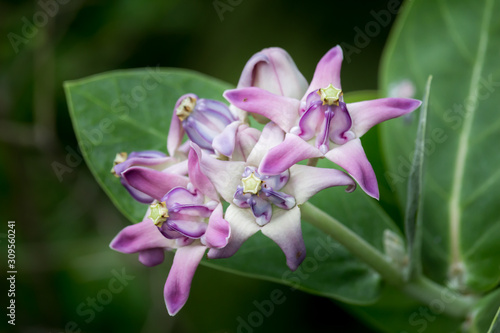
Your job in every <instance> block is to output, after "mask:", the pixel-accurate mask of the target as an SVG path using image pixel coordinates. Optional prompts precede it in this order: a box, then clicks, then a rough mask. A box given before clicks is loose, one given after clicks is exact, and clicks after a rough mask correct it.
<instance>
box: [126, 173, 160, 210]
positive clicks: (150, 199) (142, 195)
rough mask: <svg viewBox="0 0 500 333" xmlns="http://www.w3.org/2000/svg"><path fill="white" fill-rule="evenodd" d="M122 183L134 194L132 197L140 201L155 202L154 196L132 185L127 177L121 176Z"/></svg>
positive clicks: (145, 202)
mask: <svg viewBox="0 0 500 333" xmlns="http://www.w3.org/2000/svg"><path fill="white" fill-rule="evenodd" d="M120 183H122V185H123V187H125V189H126V190H127V191H128V193H129V194H130V195H131V196H132V198H134V199H135V200H137V201H139V202H140V203H143V204H150V203H152V202H153V200H154V199H153V197H151V196H149V195H147V194H145V193H142V192H141V191H139V190H136V189H135V188H133V187H132V186H130V184H129V183H128V182H127V181H126V180H125V178H123V177H120Z"/></svg>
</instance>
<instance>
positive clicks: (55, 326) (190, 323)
mask: <svg viewBox="0 0 500 333" xmlns="http://www.w3.org/2000/svg"><path fill="white" fill-rule="evenodd" d="M389 2H391V3H392V4H394V3H397V1H396V2H395V1H387V0H377V1H375V0H371V1H356V2H354V1H352V2H347V1H342V2H341V1H324V2H322V1H315V2H314V3H310V4H306V3H305V2H303V1H284V0H278V1H272V2H270V1H264V0H254V1H249V0H218V1H211V0H209V1H201V0H186V1H176V0H167V1H138V0H112V1H96V0H94V1H83V0H59V1H56V0H41V1H40V2H37V1H14V0H12V1H1V2H0V27H1V35H2V39H1V41H0V66H1V67H0V162H1V163H0V183H1V193H0V194H1V200H0V211H1V215H0V216H1V221H0V222H1V226H2V227H0V244H1V245H0V246H1V252H2V264H1V267H5V266H4V265H5V264H4V263H6V260H7V258H6V253H7V238H6V234H7V221H8V220H14V221H16V232H17V233H16V245H17V247H16V250H17V271H18V274H17V280H16V283H17V285H16V310H17V312H16V315H17V317H16V327H15V328H13V327H11V326H9V325H7V323H6V321H7V320H6V319H5V317H4V315H2V316H3V318H4V319H2V323H1V326H0V327H4V328H5V330H7V331H8V332H9V331H13V332H14V331H16V332H54V333H55V332H57V333H59V332H237V331H238V330H239V331H240V332H245V333H250V332H276V331H280V332H282V331H292V330H293V331H300V332H371V331H372V330H371V329H370V328H368V327H366V326H364V325H363V324H361V323H358V322H357V321H356V318H354V317H352V316H351V315H350V314H349V313H347V312H345V311H344V310H343V309H342V308H341V307H339V305H338V304H336V303H334V302H332V301H330V300H328V299H323V298H319V297H315V296H313V295H309V294H305V293H302V292H300V291H291V290H290V289H289V288H288V287H285V286H281V285H278V284H274V283H270V282H265V281H259V280H254V279H250V278H245V277H241V276H235V275H230V274H228V273H224V272H218V271H214V270H212V269H209V268H206V267H203V266H200V267H199V269H198V272H197V274H196V275H195V278H194V282H193V286H192V290H191V296H190V299H189V301H188V303H187V305H186V306H185V307H184V309H183V310H182V311H181V312H180V313H179V314H178V315H177V316H176V317H174V318H172V317H169V316H168V314H167V312H166V310H165V305H164V301H163V285H164V282H165V279H166V276H167V274H168V270H169V267H170V266H169V261H171V259H172V257H171V256H169V257H168V260H167V263H165V264H163V265H161V266H159V267H156V268H153V269H151V268H147V267H145V266H142V265H141V264H140V263H139V262H138V261H137V257H136V256H135V255H124V254H121V253H117V252H114V251H112V250H110V249H109V248H108V244H109V242H110V241H111V239H112V238H113V237H114V236H115V235H116V233H117V232H118V231H119V230H121V229H122V228H123V227H124V226H126V225H127V224H128V221H127V220H126V219H125V218H124V217H123V216H121V215H120V213H119V212H118V211H117V210H116V209H115V207H114V206H113V204H112V203H111V201H110V200H109V199H108V198H107V197H106V196H105V194H104V193H103V192H102V190H101V189H100V188H99V186H98V184H97V183H96V182H95V181H94V179H93V177H92V175H91V174H90V172H89V170H88V169H87V167H86V165H85V163H84V162H83V161H81V160H80V159H79V155H78V154H75V153H72V152H75V151H77V147H78V146H77V142H76V139H75V136H74V133H73V129H72V126H71V122H70V118H69V114H68V110H67V106H66V101H65V98H64V93H63V88H62V82H63V81H66V80H72V79H78V78H82V77H85V76H88V75H92V74H96V73H100V72H104V71H109V70H115V69H124V68H136V67H147V66H150V67H156V66H161V67H184V68H189V69H193V70H197V71H200V72H203V73H206V74H209V75H211V76H214V77H217V78H219V79H222V80H225V81H227V82H230V83H233V84H236V83H237V81H238V78H239V75H240V73H241V70H242V68H243V66H244V64H245V63H246V61H247V60H248V59H249V58H250V57H251V55H253V54H254V53H256V52H258V51H259V50H261V49H262V48H265V47H270V46H280V47H282V48H284V49H286V50H287V51H288V52H289V53H290V54H291V56H292V57H293V58H294V60H295V62H296V63H297V65H298V67H299V69H300V70H301V71H302V73H303V74H304V75H305V77H306V78H307V79H308V80H310V79H311V77H312V74H313V71H314V68H315V66H316V63H317V61H318V60H319V59H320V58H321V56H322V55H323V54H324V53H325V52H326V51H327V50H328V49H330V48H331V47H333V46H334V45H336V44H341V43H347V44H349V45H352V46H354V45H355V41H356V39H357V38H359V31H365V27H366V24H367V23H369V22H372V21H375V18H374V14H373V13H374V12H378V11H380V10H384V9H387V6H388V3H389ZM216 7H217V8H218V10H219V12H218V10H217V9H216ZM394 18H395V16H391V17H390V22H389V23H388V24H387V25H386V26H385V27H383V26H381V25H379V30H378V31H372V33H371V35H372V36H369V37H368V39H365V40H364V45H363V47H360V48H359V53H350V54H349V55H348V56H347V57H346V60H345V61H344V66H343V69H342V84H343V89H344V91H346V92H348V91H354V90H362V89H375V88H376V87H377V71H378V64H379V59H380V56H381V52H382V49H383V46H384V44H385V40H386V38H387V35H388V33H389V31H390V27H391V25H392V23H393V22H394ZM35 24H36V25H35ZM358 42H359V40H358ZM343 45H344V46H345V45H346V44H343ZM358 46H359V43H358ZM345 52H346V51H345ZM346 53H348V52H346ZM347 58H349V59H347ZM347 60H349V61H347ZM166 116H169V115H166ZM166 130H167V129H166ZM367 139H369V138H367ZM365 147H366V146H365ZM367 153H368V154H370V151H369V148H368V151H367ZM375 163H377V162H375ZM61 165H65V166H66V167H67V168H66V169H64V172H63V173H62V174H61V173H60V177H58V176H57V174H56V172H55V170H54V167H60V166H61ZM110 168H111V165H110ZM59 172H61V169H59ZM5 271H6V270H5V269H2V276H4V274H5V273H4V272H5ZM123 271H125V272H126V274H127V275H130V276H133V279H130V280H128V281H127V282H125V283H124V284H126V285H124V286H123V288H119V289H122V290H121V291H118V292H112V291H113V290H114V291H116V289H113V288H112V286H110V285H109V283H110V281H112V279H113V278H114V277H115V275H116V272H123ZM114 272H115V273H114ZM2 280H3V282H2V290H1V291H0V293H2V294H5V293H6V291H7V289H8V288H7V284H6V283H5V279H2ZM275 289H278V290H280V291H282V292H283V295H284V297H285V298H286V301H285V302H284V303H283V304H280V305H276V307H275V309H274V312H273V314H272V315H269V317H266V316H262V318H263V320H262V323H261V324H260V325H259V327H251V326H247V327H246V328H245V327H243V326H241V324H240V323H241V320H240V319H238V318H241V319H242V320H244V321H245V322H248V320H249V316H250V318H254V321H255V319H256V318H257V317H258V316H257V317H255V315H253V317H252V314H253V313H254V312H256V311H258V309H257V306H256V305H255V304H256V303H255V302H257V303H261V302H263V301H265V300H268V299H269V298H270V295H271V293H272V292H273V290H275ZM93 299H95V300H97V301H95V302H96V303H95V304H94V305H92V304H91V303H92V301H93ZM6 304H7V303H6V302H5V301H4V302H3V303H2V307H4V306H6ZM93 306H94V307H93ZM250 320H252V319H250Z"/></svg>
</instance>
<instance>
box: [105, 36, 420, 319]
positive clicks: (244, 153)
mask: <svg viewBox="0 0 500 333" xmlns="http://www.w3.org/2000/svg"><path fill="white" fill-rule="evenodd" d="M342 58H343V56H342V50H341V48H340V47H339V46H337V47H334V48H332V49H331V50H330V51H328V52H327V54H326V55H325V56H324V57H323V58H322V59H321V60H320V62H319V63H318V65H317V68H316V71H315V73H314V77H313V79H312V81H311V84H309V85H308V84H307V81H306V79H305V78H304V77H303V76H302V74H301V73H300V71H299V70H298V68H297V66H296V65H295V63H294V62H293V60H292V58H291V57H290V55H289V54H288V53H287V52H286V51H284V50H282V49H280V48H269V49H264V50H262V51H261V52H259V53H257V54H255V55H254V56H252V57H251V58H250V60H249V61H248V62H247V64H246V66H245V67H244V69H243V72H242V75H241V78H240V80H239V83H238V86H237V88H236V89H233V90H228V91H226V92H225V93H224V94H223V96H224V97H225V98H226V100H227V101H228V102H229V103H230V104H229V105H226V104H224V103H222V102H220V101H215V100H210V99H204V98H199V97H198V96H197V95H195V94H192V93H187V94H185V95H183V96H181V97H180V98H179V99H178V101H177V103H176V104H175V106H174V108H173V112H172V121H171V125H170V131H169V133H168V138H167V151H168V153H169V156H167V155H166V154H164V153H162V152H157V151H143V152H133V153H130V154H129V155H127V154H125V153H119V154H117V156H116V158H115V161H114V165H113V169H112V173H113V174H115V175H116V176H117V177H119V178H120V180H121V183H122V184H123V185H124V187H125V188H126V189H127V190H128V191H129V193H130V194H131V195H132V196H133V197H134V198H135V199H136V200H137V201H139V202H141V203H144V204H147V205H149V206H147V207H145V211H146V214H145V217H144V219H143V221H142V222H140V223H137V224H134V225H131V226H128V227H126V228H125V229H123V230H122V231H121V232H120V233H119V234H118V235H117V236H116V237H115V239H114V240H113V241H112V243H111V247H112V248H113V249H115V250H117V251H121V252H124V253H138V254H139V260H140V261H141V262H142V263H143V264H145V265H147V266H154V265H157V264H160V263H161V262H163V259H164V254H165V251H167V250H175V258H174V262H173V266H172V268H171V270H170V273H169V276H168V278H167V282H166V284H165V290H164V295H165V302H166V306H167V310H168V312H169V313H170V314H171V315H174V314H176V313H177V312H178V311H179V310H180V309H181V308H182V306H183V305H184V304H185V302H186V301H187V298H188V295H189V290H190V286H191V281H192V278H193V275H194V272H195V270H196V267H197V266H198V264H199V263H200V261H201V259H202V258H203V256H204V254H205V252H206V250H207V249H208V254H207V256H208V258H210V259H218V258H228V257H231V256H233V255H235V253H236V252H237V251H238V249H239V248H240V247H241V245H242V244H243V243H244V242H245V241H246V240H247V239H248V238H249V237H251V236H252V235H254V234H255V233H257V232H259V231H260V232H262V234H264V235H265V236H267V237H269V238H270V239H272V240H273V241H274V242H275V243H276V244H277V245H278V246H279V247H280V248H281V249H282V250H283V253H284V255H285V257H286V264H287V265H288V267H289V268H290V269H291V270H295V269H297V267H298V266H299V265H300V264H301V263H302V261H303V260H304V258H305V256H306V249H305V245H304V240H303V238H302V230H301V218H300V216H301V214H300V206H301V204H303V203H305V202H306V201H307V200H309V198H311V197H312V196H313V195H314V194H316V193H318V192H319V191H321V190H323V189H325V188H329V187H333V186H346V187H347V188H346V191H347V192H351V191H353V190H354V189H355V188H356V184H359V186H360V187H361V189H362V190H363V191H365V192H366V193H367V194H368V195H370V196H372V197H374V198H376V199H378V197H379V191H378V185H377V180H376V177H375V173H374V171H373V168H372V166H371V164H370V162H369V161H368V159H367V157H366V155H365V153H364V150H363V147H362V146H361V141H360V137H361V136H362V135H363V134H364V133H366V132H367V131H368V130H369V129H370V128H371V127H373V126H374V125H376V124H378V123H380V122H382V121H385V120H388V119H391V118H394V117H399V116H401V115H404V114H406V113H409V112H412V111H413V110H415V109H416V108H417V107H418V106H419V105H420V101H418V100H414V99H409V98H382V99H376V100H371V101H364V102H358V103H346V102H344V97H343V92H342V88H341V84H340V68H341V64H342ZM248 115H252V116H254V117H255V118H256V119H257V120H258V121H259V122H262V123H267V124H266V126H265V127H264V129H263V130H262V132H261V131H259V130H257V129H255V128H252V127H250V126H249V123H248ZM185 136H187V140H185V138H184V137H185ZM318 158H327V159H328V160H330V161H332V162H333V163H335V164H337V165H339V166H340V167H342V168H343V169H344V170H345V172H344V171H340V170H337V169H333V168H319V167H315V166H313V164H314V163H308V164H309V165H302V164H297V163H298V162H300V161H303V160H310V161H315V160H317V159H318ZM223 202H226V203H228V204H229V205H228V206H227V208H226V209H225V211H224V209H223V205H222V203H223Z"/></svg>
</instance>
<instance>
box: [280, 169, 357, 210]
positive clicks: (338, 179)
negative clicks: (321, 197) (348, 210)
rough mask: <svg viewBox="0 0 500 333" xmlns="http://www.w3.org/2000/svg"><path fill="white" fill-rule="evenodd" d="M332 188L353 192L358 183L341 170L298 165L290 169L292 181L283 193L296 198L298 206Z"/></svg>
mask: <svg viewBox="0 0 500 333" xmlns="http://www.w3.org/2000/svg"><path fill="white" fill-rule="evenodd" d="M332 186H348V187H347V189H346V191H347V192H352V191H353V190H354V189H355V188H356V183H355V182H354V180H353V179H352V178H351V177H349V175H347V174H346V173H345V172H342V171H340V170H335V169H327V168H318V167H312V166H307V165H300V164H296V165H294V166H292V167H291V168H290V180H289V181H288V183H287V184H286V185H285V187H284V188H283V190H282V191H283V192H285V193H289V194H290V195H292V196H294V197H295V200H296V201H297V204H299V205H301V204H303V203H304V202H306V201H307V200H309V198H310V197H312V196H313V195H315V194H316V193H318V192H319V191H321V190H324V189H325V188H328V187H332Z"/></svg>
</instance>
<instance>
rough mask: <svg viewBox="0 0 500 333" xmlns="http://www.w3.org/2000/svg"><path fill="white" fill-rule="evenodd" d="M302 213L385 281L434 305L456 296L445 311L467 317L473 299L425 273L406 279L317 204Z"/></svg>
mask: <svg viewBox="0 0 500 333" xmlns="http://www.w3.org/2000/svg"><path fill="white" fill-rule="evenodd" d="M301 214H302V219H303V220H304V221H306V222H308V223H310V224H312V225H313V226H315V227H316V228H318V229H320V230H321V231H323V232H324V233H326V234H327V235H329V236H331V237H332V238H333V239H334V240H336V241H337V242H339V243H340V244H342V245H343V246H344V247H345V248H347V249H348V250H349V251H350V252H351V253H352V254H353V255H355V256H356V257H358V258H359V259H361V260H362V261H363V262H365V263H366V264H368V265H369V266H370V267H371V268H373V269H374V270H375V271H376V272H377V273H378V274H380V276H381V277H382V278H383V279H384V280H385V281H387V282H388V283H389V284H391V285H393V286H395V287H396V288H398V289H400V290H401V291H403V292H404V293H406V294H407V295H409V296H410V297H412V298H413V299H415V300H418V301H420V302H422V303H423V304H425V305H430V303H431V302H432V301H433V300H440V299H442V298H446V299H450V298H453V302H451V303H450V304H448V306H446V307H445V309H444V312H445V313H447V314H448V315H450V316H452V317H458V318H463V317H465V316H466V315H467V313H468V312H469V311H470V310H471V308H472V305H473V303H474V300H473V299H471V298H467V297H464V296H462V295H459V294H456V293H455V292H453V291H451V290H450V289H448V288H445V287H443V286H441V285H439V284H437V283H435V282H433V281H431V280H429V279H428V278H426V277H425V276H418V277H416V278H414V279H412V280H409V281H405V279H404V274H403V270H402V269H399V268H398V267H396V266H395V265H393V264H392V263H391V262H390V261H389V259H388V258H387V257H386V256H385V255H384V254H383V253H382V252H381V251H379V250H378V249H377V248H375V247H374V246H373V245H371V244H370V243H368V242H367V241H366V240H364V239H363V238H361V237H360V236H359V235H358V234H356V233H355V232H353V231H352V230H351V229H349V228H348V227H346V226H345V225H344V224H342V223H340V222H339V221H338V220H336V219H335V218H333V217H332V216H330V215H328V214H327V213H325V212H324V211H322V210H321V209H319V208H318V207H316V206H314V205H313V204H311V203H308V202H306V203H305V204H303V205H302V206H301Z"/></svg>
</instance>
